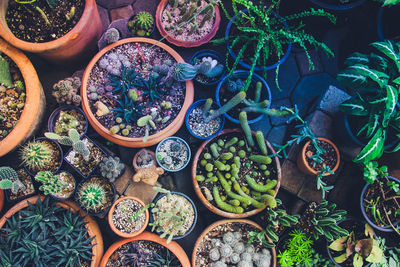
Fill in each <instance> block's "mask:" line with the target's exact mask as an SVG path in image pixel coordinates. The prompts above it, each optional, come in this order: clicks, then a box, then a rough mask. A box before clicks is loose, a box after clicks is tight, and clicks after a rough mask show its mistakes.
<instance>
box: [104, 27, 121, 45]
mask: <svg viewBox="0 0 400 267" xmlns="http://www.w3.org/2000/svg"><path fill="white" fill-rule="evenodd" d="M120 38H121V36H120V34H119V31H118V30H117V29H116V28H110V29H108V30H107V31H106V33H105V39H106V41H107V43H108V44H112V43H115V42H116V41H118V40H119V39H120Z"/></svg>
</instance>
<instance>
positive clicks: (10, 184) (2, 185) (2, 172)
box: [0, 167, 25, 194]
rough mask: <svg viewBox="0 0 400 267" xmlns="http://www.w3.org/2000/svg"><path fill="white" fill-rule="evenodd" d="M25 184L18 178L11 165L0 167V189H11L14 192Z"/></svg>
mask: <svg viewBox="0 0 400 267" xmlns="http://www.w3.org/2000/svg"><path fill="white" fill-rule="evenodd" d="M24 188H25V185H24V184H23V183H22V182H21V181H20V180H19V178H18V173H17V172H16V171H15V170H14V169H13V168H11V167H0V189H3V190H5V189H11V191H12V192H13V193H14V194H15V193H17V192H18V190H19V189H24Z"/></svg>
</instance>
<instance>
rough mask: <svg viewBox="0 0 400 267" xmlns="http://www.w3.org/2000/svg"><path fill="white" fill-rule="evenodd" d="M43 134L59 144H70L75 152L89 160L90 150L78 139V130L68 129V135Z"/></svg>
mask: <svg viewBox="0 0 400 267" xmlns="http://www.w3.org/2000/svg"><path fill="white" fill-rule="evenodd" d="M44 135H45V136H46V137H47V138H49V139H53V140H56V141H58V142H59V143H60V144H61V145H64V146H72V148H73V149H74V151H75V152H76V153H78V154H81V155H82V156H83V158H84V159H85V160H86V161H87V160H89V156H90V151H89V149H88V148H87V146H86V144H85V143H84V142H83V141H82V140H80V135H79V132H78V131H77V130H76V129H69V131H68V136H61V135H58V134H56V133H50V132H47V133H45V134H44Z"/></svg>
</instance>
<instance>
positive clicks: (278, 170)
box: [192, 129, 282, 219]
mask: <svg viewBox="0 0 400 267" xmlns="http://www.w3.org/2000/svg"><path fill="white" fill-rule="evenodd" d="M240 132H242V130H240V129H226V130H223V131H222V132H221V133H220V134H219V135H217V136H216V137H214V138H212V139H208V140H206V141H204V142H203V143H202V144H201V146H200V147H199V149H198V150H197V152H196V154H195V155H194V158H193V165H192V182H193V187H194V191H195V192H196V195H197V196H198V197H199V199H200V201H201V202H202V203H203V204H204V206H206V208H207V209H209V210H210V211H211V212H214V213H215V214H217V215H220V216H223V217H226V218H233V219H239V218H247V217H250V216H253V215H255V214H257V213H259V212H260V211H262V209H254V210H251V211H248V212H244V213H240V214H236V213H230V212H226V211H223V210H221V209H219V208H217V207H215V206H214V205H212V204H211V203H210V202H209V201H208V200H207V199H206V198H205V197H204V195H203V193H202V192H201V189H200V186H199V183H198V182H197V180H196V167H197V162H198V161H199V157H200V154H201V152H202V151H203V149H204V148H205V147H206V146H207V144H208V143H210V142H213V140H214V139H215V140H217V139H218V137H219V136H221V135H223V134H228V133H240ZM252 134H253V136H255V134H256V133H255V132H252ZM243 135H244V134H243ZM265 141H266V144H267V148H268V150H269V151H271V152H272V153H275V150H274V149H273V147H272V145H271V144H270V143H269V142H268V141H267V140H265ZM273 161H274V162H275V166H276V175H277V184H276V187H275V195H274V197H276V196H277V194H278V191H279V188H280V186H281V177H282V174H281V164H280V162H279V159H278V157H276V156H275V157H274V159H273Z"/></svg>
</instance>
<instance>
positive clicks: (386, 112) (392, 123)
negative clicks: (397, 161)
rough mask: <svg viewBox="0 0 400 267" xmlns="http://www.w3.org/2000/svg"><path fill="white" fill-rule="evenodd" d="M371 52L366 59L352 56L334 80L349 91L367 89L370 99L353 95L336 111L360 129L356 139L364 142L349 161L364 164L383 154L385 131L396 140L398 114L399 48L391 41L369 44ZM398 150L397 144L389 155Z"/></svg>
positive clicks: (356, 54) (360, 56)
mask: <svg viewBox="0 0 400 267" xmlns="http://www.w3.org/2000/svg"><path fill="white" fill-rule="evenodd" d="M371 46H372V47H373V48H375V52H373V53H370V54H369V55H366V54H361V53H358V52H356V53H353V54H352V55H350V56H349V57H348V58H347V59H346V61H345V64H346V65H347V68H346V69H344V70H342V71H341V72H339V73H338V75H337V79H338V80H339V81H340V82H342V83H343V84H345V85H347V86H348V87H351V88H357V89H368V90H371V89H372V90H373V91H371V94H370V95H360V94H357V96H356V97H355V98H352V99H349V100H346V101H344V102H343V103H342V104H341V105H340V106H339V109H340V110H341V111H342V112H344V113H346V114H349V115H352V116H356V117H357V120H359V121H360V122H361V125H363V126H362V127H361V128H360V129H358V132H357V136H361V137H363V138H366V139H367V140H368V143H367V144H366V145H365V146H364V147H363V149H362V150H361V152H360V153H359V154H358V155H357V157H356V158H355V159H354V160H353V161H354V162H357V163H366V162H368V161H373V160H377V159H379V158H380V157H381V156H382V154H383V152H384V145H385V140H386V134H387V132H388V131H389V129H394V130H395V131H396V132H397V137H398V138H399V137H400V111H396V103H397V100H398V90H399V85H400V79H399V77H400V63H399V62H400V45H399V44H397V43H394V42H393V41H390V40H386V41H383V42H375V43H372V44H371ZM399 149H400V143H399V144H398V145H397V146H396V147H395V148H394V149H393V151H391V152H396V151H398V150H399Z"/></svg>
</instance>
